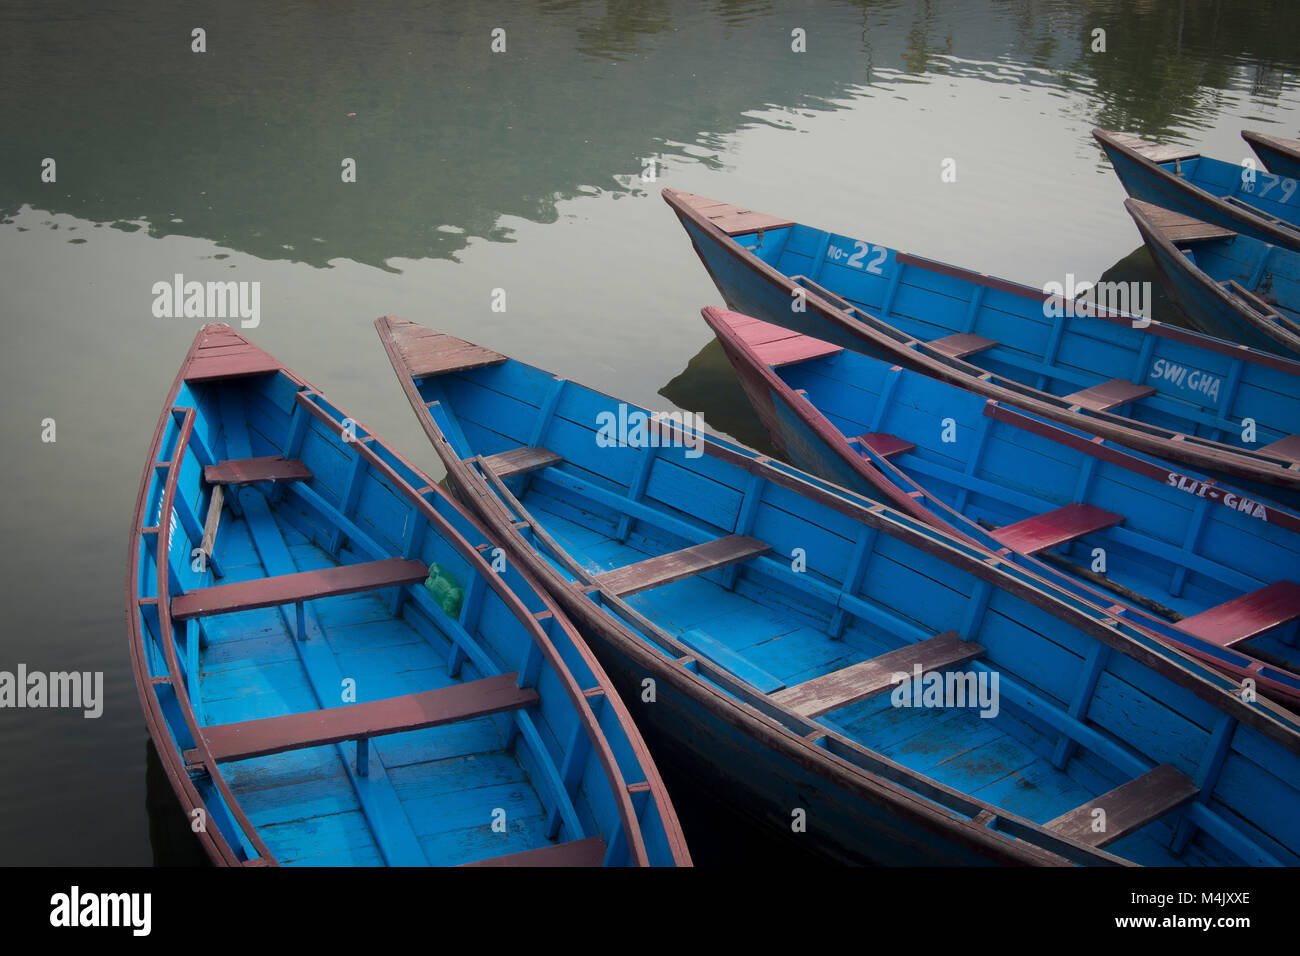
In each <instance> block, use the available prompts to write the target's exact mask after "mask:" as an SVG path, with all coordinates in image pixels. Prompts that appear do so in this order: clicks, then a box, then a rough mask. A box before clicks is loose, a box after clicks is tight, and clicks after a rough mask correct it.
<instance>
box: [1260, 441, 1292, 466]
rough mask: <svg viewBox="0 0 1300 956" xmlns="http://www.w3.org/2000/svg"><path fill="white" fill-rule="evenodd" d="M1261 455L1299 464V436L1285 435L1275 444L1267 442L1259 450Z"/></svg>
mask: <svg viewBox="0 0 1300 956" xmlns="http://www.w3.org/2000/svg"><path fill="white" fill-rule="evenodd" d="M1259 452H1260V454H1261V455H1272V456H1273V457H1275V458H1285V459H1286V460H1287V461H1294V462H1297V463H1300V435H1287V436H1286V437H1285V438H1279V439H1278V440H1277V441H1275V442H1269V443H1268V444H1267V445H1264V446H1262V447H1261V448H1260V449H1259Z"/></svg>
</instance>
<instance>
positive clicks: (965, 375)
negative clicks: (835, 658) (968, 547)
mask: <svg viewBox="0 0 1300 956" xmlns="http://www.w3.org/2000/svg"><path fill="white" fill-rule="evenodd" d="M662 195H663V198H664V201H665V202H667V203H668V205H669V206H670V207H671V208H672V209H673V211H674V212H675V213H676V214H677V215H678V217H679V218H680V217H685V218H688V219H690V220H691V222H692V223H693V224H694V225H696V226H697V227H698V228H700V229H702V230H704V231H705V233H706V234H707V235H709V236H711V238H713V240H714V242H715V245H717V247H718V248H720V249H721V250H722V251H723V252H724V253H725V254H727V255H729V256H731V257H732V258H733V259H735V260H736V261H737V262H739V263H740V264H741V265H742V266H744V267H745V268H747V269H748V270H750V271H751V272H754V273H756V274H757V275H758V276H759V277H760V278H762V279H764V280H766V281H767V282H769V283H771V284H772V285H774V286H776V287H777V288H779V289H781V290H783V291H784V292H786V293H787V295H793V292H794V290H795V289H796V288H797V289H801V290H803V292H804V294H805V304H806V305H807V306H809V307H811V308H812V309H814V310H815V311H816V312H817V313H818V314H819V315H821V317H822V318H823V319H825V320H827V321H828V322H829V323H830V324H831V325H832V326H834V327H836V328H838V329H840V330H841V331H843V332H844V333H846V334H848V335H849V336H851V337H853V338H856V339H862V340H865V341H866V342H869V343H870V344H872V345H874V346H875V347H877V348H878V349H880V350H881V351H883V352H886V353H888V354H890V355H891V357H893V358H894V359H895V360H896V361H898V362H899V363H900V364H903V365H906V366H909V367H912V368H917V369H919V370H920V371H922V372H924V373H925V374H927V375H930V376H931V377H934V378H939V379H940V380H942V381H946V382H948V383H949V384H952V385H956V386H958V387H960V388H964V389H966V390H967V391H972V392H976V393H978V394H981V395H985V396H986V397H989V398H993V399H996V400H998V401H1000V402H1004V403H1006V404H1008V405H1017V406H1021V405H1023V406H1027V407H1028V408H1029V410H1031V411H1033V412H1035V413H1036V414H1039V415H1042V416H1044V417H1046V418H1050V419H1053V420H1055V421H1060V422H1061V423H1062V424H1065V425H1071V426H1072V427H1076V428H1077V427H1080V426H1079V425H1077V424H1073V423H1077V422H1087V423H1088V427H1087V428H1086V429H1085V430H1088V431H1095V432H1097V433H1098V434H1102V435H1103V437H1106V438H1110V439H1112V440H1114V441H1117V442H1119V443H1121V444H1125V445H1129V446H1132V447H1135V448H1138V449H1139V450H1141V451H1146V452H1147V453H1149V454H1152V455H1154V456H1155V457H1157V458H1170V459H1173V460H1175V461H1181V462H1183V463H1184V464H1189V465H1193V466H1199V467H1201V468H1204V469H1206V470H1218V471H1224V472H1228V473H1231V474H1238V475H1241V476H1242V477H1245V478H1248V479H1253V480H1255V481H1259V482H1261V483H1264V484H1268V485H1275V486H1279V487H1283V488H1289V489H1293V490H1297V491H1300V473H1298V472H1292V471H1290V470H1289V469H1288V468H1286V467H1283V466H1282V465H1281V464H1280V463H1277V462H1276V460H1275V459H1271V458H1269V457H1266V456H1263V455H1259V454H1257V453H1255V452H1250V451H1247V450H1245V449H1241V448H1237V447H1235V446H1232V445H1227V444H1224V443H1222V442H1215V441H1211V440H1209V439H1206V438H1203V437H1200V436H1196V435H1183V438H1182V439H1181V440H1180V439H1178V438H1175V437H1174V436H1175V435H1180V434H1182V433H1179V432H1172V431H1170V430H1169V429H1165V428H1161V427H1160V426H1157V425H1151V424H1149V423H1146V422H1141V421H1138V420H1136V419H1132V418H1125V417H1124V416H1122V415H1115V414H1113V413H1111V412H1091V411H1090V412H1089V413H1088V414H1087V415H1083V414H1081V413H1078V412H1071V411H1069V410H1068V409H1069V406H1068V405H1067V403H1066V402H1065V401H1064V400H1063V399H1061V398H1060V397H1059V396H1052V395H1048V394H1047V393H1045V392H1042V391H1040V390H1038V389H1034V388H1032V387H1030V386H1023V385H1020V384H1019V383H1015V384H1016V385H1017V386H1018V387H1017V388H1012V387H1010V386H1009V385H1006V384H1001V383H1000V382H995V381H991V380H990V379H991V378H993V377H995V376H993V373H990V372H988V371H987V370H985V369H982V368H981V367H980V366H977V365H973V364H971V363H969V362H966V361H963V360H962V359H956V358H949V357H947V356H938V355H932V354H931V350H928V349H927V350H926V351H918V350H914V349H911V348H908V347H906V346H904V345H902V343H901V342H897V341H894V340H892V339H890V338H889V337H888V336H886V335H884V334H883V333H880V332H878V331H877V330H876V329H873V328H872V327H871V326H869V325H867V324H866V323H865V322H862V321H860V320H858V319H855V318H853V317H852V316H851V315H849V314H848V313H847V312H845V311H844V310H843V309H840V308H838V307H836V306H835V305H834V304H833V303H831V302H829V301H827V300H826V299H824V298H823V297H822V296H820V295H818V294H817V293H816V292H815V291H814V290H812V289H807V288H806V287H804V286H802V285H799V284H798V283H796V282H795V281H794V280H793V279H792V278H791V277H790V276H788V275H786V274H785V273H783V272H781V271H780V270H779V269H776V268H775V267H773V266H770V265H768V264H767V263H766V262H764V261H763V260H761V259H759V258H758V257H757V256H755V255H754V254H753V253H752V252H751V251H749V250H747V249H745V248H743V247H742V246H741V245H740V244H739V243H738V242H735V241H733V240H732V238H731V237H730V236H728V235H727V234H726V233H725V232H723V231H722V230H721V229H720V228H718V226H717V225H716V224H715V223H713V222H711V221H709V220H708V219H707V218H706V217H704V216H703V215H702V214H700V213H699V212H698V211H697V210H695V209H693V208H691V207H690V206H687V205H685V204H683V203H681V202H680V201H679V200H678V198H677V191H676V190H672V189H667V188H665V189H664V190H662ZM809 228H811V227H809ZM691 245H692V247H694V246H695V242H694V239H693V238H692V241H691ZM695 253H696V256H697V257H698V258H699V259H700V262H701V263H702V264H703V265H704V268H705V270H706V271H707V272H708V274H709V276H710V278H712V279H713V280H714V285H716V286H718V287H719V288H721V287H722V283H720V282H719V281H718V279H717V277H716V276H715V275H714V273H713V270H712V268H710V266H709V264H708V261H707V259H706V258H705V256H704V254H703V252H701V250H700V249H698V248H696V249H695ZM896 258H897V255H896ZM868 314H870V313H868ZM872 317H873V318H875V320H876V321H877V322H880V323H881V324H882V325H886V326H887V325H888V323H886V322H885V321H884V320H883V319H879V318H878V317H876V316H874V315H873V316H872ZM1155 324H1156V323H1154V322H1153V323H1152V325H1153V326H1154V325H1155ZM889 327H890V328H892V326H889ZM1193 334H1196V333H1193ZM921 344H922V345H923V346H924V345H925V343H921ZM1250 351H1251V352H1253V353H1254V354H1255V355H1268V353H1264V352H1258V351H1255V350H1250ZM1270 358H1271V359H1276V360H1280V361H1283V362H1286V361H1288V360H1287V359H1284V358H1282V357H1281V356H1270ZM1268 364H1273V363H1272V362H1271V361H1270V362H1269V363H1268ZM1292 364H1294V365H1296V366H1297V374H1300V363H1292ZM975 373H980V374H975ZM984 376H989V378H985V377H984ZM998 377H999V378H1000V376H998ZM1038 396H1042V397H1038Z"/></svg>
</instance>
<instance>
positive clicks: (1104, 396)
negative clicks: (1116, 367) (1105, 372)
mask: <svg viewBox="0 0 1300 956" xmlns="http://www.w3.org/2000/svg"><path fill="white" fill-rule="evenodd" d="M1154 393H1155V388H1154V387H1153V386H1151V385H1136V384H1134V383H1133V382H1130V381H1129V380H1128V379H1124V378H1112V379H1111V380H1110V381H1109V382H1102V383H1101V384H1100V385H1094V386H1093V387H1092V388H1085V389H1083V390H1082V391H1079V392H1071V393H1070V394H1069V395H1066V396H1064V399H1063V400H1064V401H1066V402H1069V403H1070V404H1071V405H1076V406H1079V407H1081V408H1088V409H1091V410H1092V411H1094V412H1106V411H1110V409H1112V408H1117V407H1119V406H1120V405H1127V404H1128V403H1129V402H1135V401H1137V400H1138V399H1139V398H1146V397H1147V396H1148V395H1152V394H1154Z"/></svg>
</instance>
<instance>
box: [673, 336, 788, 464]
mask: <svg viewBox="0 0 1300 956" xmlns="http://www.w3.org/2000/svg"><path fill="white" fill-rule="evenodd" d="M659 394H660V395H662V396H663V397H664V398H666V399H668V400H669V401H670V402H672V403H673V404H675V405H677V406H679V407H681V408H684V409H687V410H688V411H693V412H700V413H701V414H703V415H704V420H705V422H706V423H707V424H708V426H709V428H711V429H712V430H713V431H717V432H722V433H723V434H724V435H728V436H730V437H731V438H734V439H735V440H736V441H738V442H740V443H741V444H742V445H748V446H749V447H750V448H753V449H755V450H756V451H760V452H762V453H763V454H765V455H770V456H771V457H773V458H780V457H781V456H780V455H779V454H778V452H777V450H776V447H775V446H774V445H773V444H772V442H771V439H769V438H768V435H767V430H766V429H764V428H763V423H762V422H760V421H759V420H758V416H757V415H755V414H754V408H753V406H752V405H750V404H749V399H748V398H747V397H746V396H745V390H744V389H743V388H741V386H740V380H739V379H738V378H736V373H735V371H734V370H733V369H732V367H731V363H730V362H728V361H727V356H726V354H725V353H724V352H723V351H722V346H721V345H719V344H718V340H717V339H709V342H708V344H707V345H705V346H704V348H702V349H700V351H699V352H698V353H696V355H695V357H694V358H692V359H691V360H690V362H688V363H687V365H686V368H685V369H683V370H682V372H681V373H680V374H679V375H677V376H676V377H675V378H673V380H672V381H670V382H669V383H668V384H667V385H665V386H664V387H663V388H661V389H660V390H659Z"/></svg>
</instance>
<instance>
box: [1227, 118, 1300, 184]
mask: <svg viewBox="0 0 1300 956" xmlns="http://www.w3.org/2000/svg"><path fill="white" fill-rule="evenodd" d="M1241 138H1242V139H1244V140H1245V141H1246V142H1247V143H1249V144H1250V148H1251V149H1253V150H1254V151H1255V155H1256V156H1258V157H1259V161H1260V162H1261V163H1263V164H1264V167H1265V168H1266V169H1267V170H1268V171H1269V172H1270V173H1275V174H1277V175H1278V176H1286V177H1288V178H1290V179H1300V139H1285V138H1283V137H1281V136H1269V135H1268V134H1267V133H1256V132H1254V131H1252V130H1248V129H1243V130H1242V131H1241Z"/></svg>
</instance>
